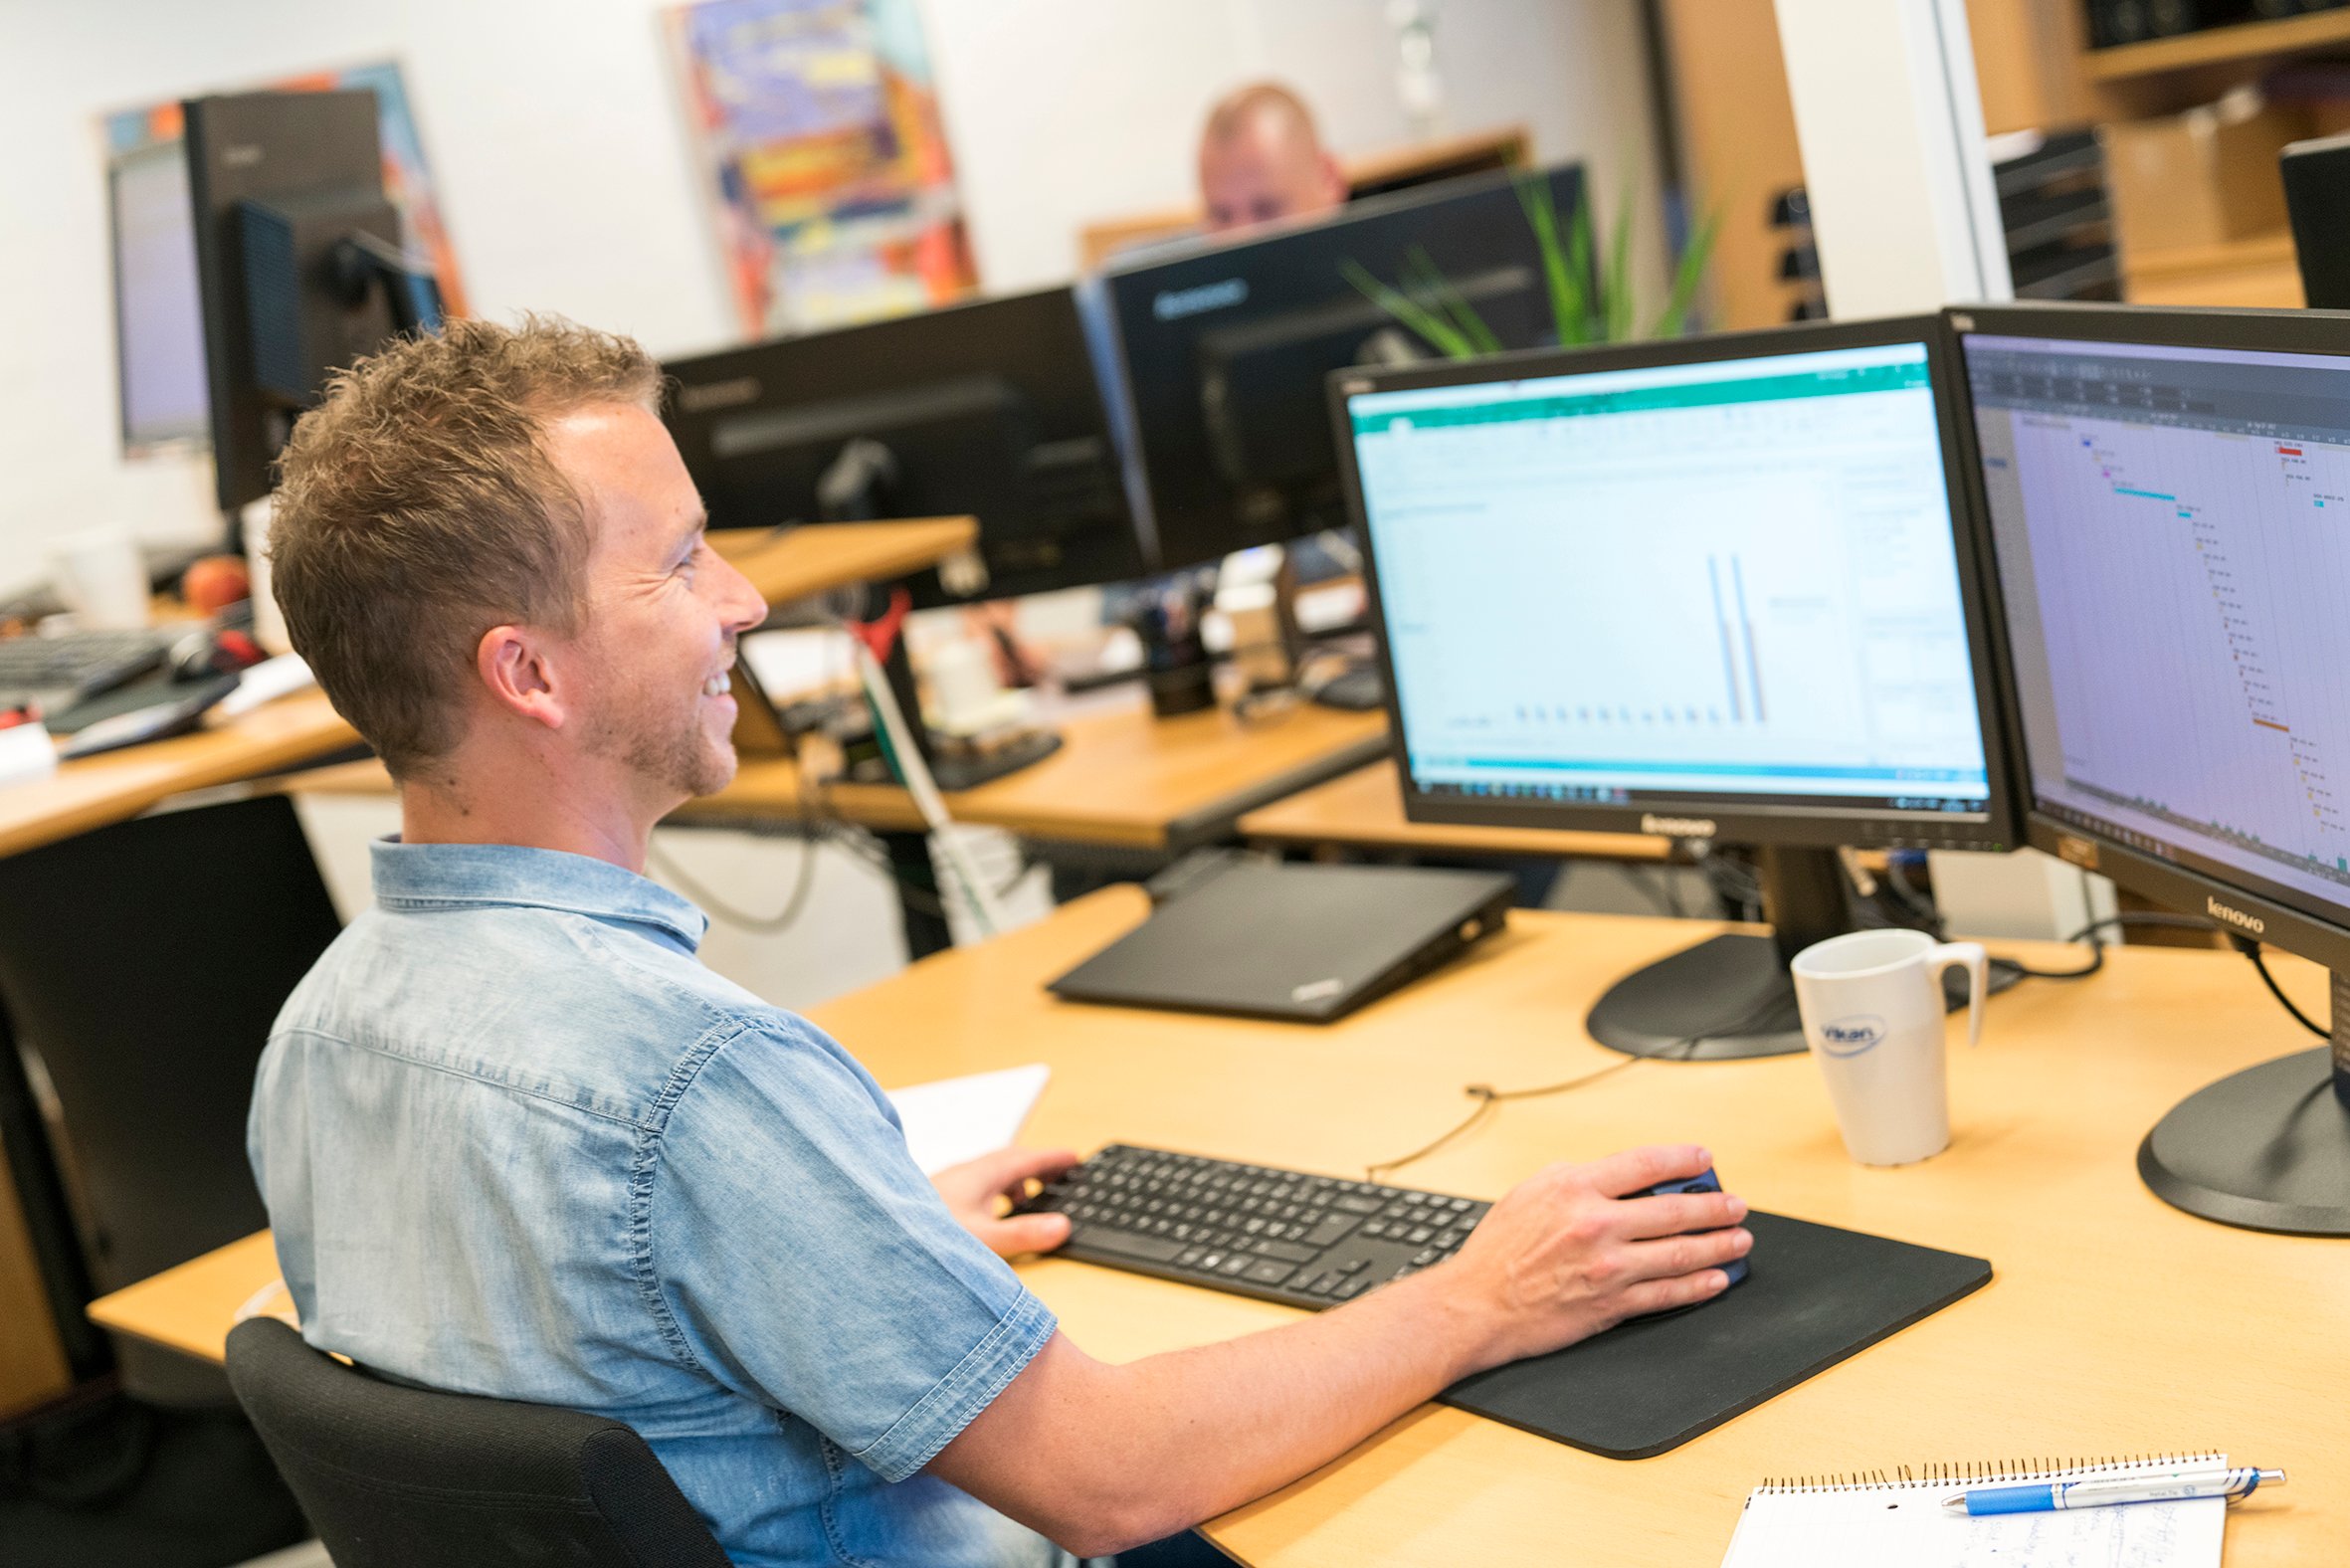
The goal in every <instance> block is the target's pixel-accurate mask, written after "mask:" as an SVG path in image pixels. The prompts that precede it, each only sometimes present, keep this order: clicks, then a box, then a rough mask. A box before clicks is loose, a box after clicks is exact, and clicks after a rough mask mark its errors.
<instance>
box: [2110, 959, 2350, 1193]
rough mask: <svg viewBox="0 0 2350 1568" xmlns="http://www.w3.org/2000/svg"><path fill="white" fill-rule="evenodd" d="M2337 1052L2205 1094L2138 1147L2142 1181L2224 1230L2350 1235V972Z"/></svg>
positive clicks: (2342, 990) (2249, 1071) (2311, 1055)
mask: <svg viewBox="0 0 2350 1568" xmlns="http://www.w3.org/2000/svg"><path fill="white" fill-rule="evenodd" d="M2333 1009H2334V1017H2333V1032H2334V1040H2333V1044H2332V1045H2331V1046H2320V1047H2318V1048H2317V1049H2316V1050H2315V1051H2296V1052H2294V1053H2293V1054H2292V1055H2291V1056H2289V1057H2279V1058H2277V1059H2276V1060H2275V1061H2273V1062H2263V1063H2261V1064H2260V1065H2259V1066H2258V1067H2255V1068H2246V1069H2245V1070H2244V1071H2243V1072H2241V1073H2237V1074H2233V1075H2231V1076H2230V1077H2228V1078H2222V1079H2220V1081H2219V1082H2217V1083H2214V1084H2212V1085H2211V1086H2210V1087H2208V1088H2203V1089H2198V1090H2197V1091H2196V1092H2195V1093H2193V1094H2190V1095H2189V1096H2188V1097H2187V1098H2186V1099H2184V1100H2181V1101H2180V1102H2179V1104H2178V1105H2176V1106H2175V1107H2173V1109H2172V1110H2171V1113H2170V1114H2169V1115H2167V1116H2165V1117H2163V1118H2162V1120H2161V1121H2159V1122H2157V1123H2155V1126H2154V1130H2153V1131H2152V1132H2149V1133H2147V1134H2146V1141H2145V1142H2143V1143H2141V1144H2139V1145H2138V1175H2139V1176H2140V1178H2142V1179H2143V1180H2144V1181H2145V1183H2146V1185H2147V1186H2148V1187H2150V1188H2152V1189H2153V1191H2154V1195H2155V1196H2156V1197H2158V1198H2160V1199H2162V1201H2163V1202H2165V1203H2168V1204H2170V1205H2172V1206H2173V1207H2176V1208H2180V1209H2184V1210H2186V1211H2187V1212H2188V1213H2189V1214H2192V1215H2197V1216H2200V1217H2201V1218H2203V1219H2206V1220H2217V1221H2218V1222H2219V1223H2220V1224H2222V1225H2234V1226H2239V1227H2242V1228H2243V1229H2245V1230H2249V1231H2283V1232H2286V1233H2289V1234H2291V1235H2296V1236H2350V974H2345V973H2344V972H2343V971H2341V970H2338V969H2337V970H2335V971H2334V976H2333Z"/></svg>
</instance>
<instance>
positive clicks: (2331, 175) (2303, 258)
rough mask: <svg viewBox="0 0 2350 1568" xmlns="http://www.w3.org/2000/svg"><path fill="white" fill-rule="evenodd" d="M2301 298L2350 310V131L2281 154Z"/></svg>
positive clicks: (2314, 304) (2312, 304) (2322, 307)
mask: <svg viewBox="0 0 2350 1568" xmlns="http://www.w3.org/2000/svg"><path fill="white" fill-rule="evenodd" d="M2278 169H2279V172H2280V174H2281V176H2282V178H2283V181H2284V205H2285V211H2286V213H2287V214H2288V215H2289V216H2290V218H2291V220H2292V226H2293V253H2294V256H2295V258H2296V259H2297V260H2298V261H2299V263H2300V270H2301V302H2302V303H2304V304H2306V305H2308V306H2309V307H2310V308H2312V309H2316V310H2341V309H2350V136H2322V137H2319V138H2318V139H2316V140H2314V141H2296V142H2294V143H2293V144H2292V145H2291V146H2289V147H2287V148H2285V149H2284V152H2283V154H2282V156H2281V157H2280V158H2279V159H2278Z"/></svg>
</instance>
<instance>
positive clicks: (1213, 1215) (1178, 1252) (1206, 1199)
mask: <svg viewBox="0 0 2350 1568" xmlns="http://www.w3.org/2000/svg"><path fill="white" fill-rule="evenodd" d="M1019 1207H1020V1211H1021V1212H1022V1213H1025V1214H1066V1215H1068V1216H1069V1218H1070V1223H1071V1230H1070V1238H1069V1242H1068V1244H1067V1245H1066V1246H1064V1247H1063V1248H1061V1249H1060V1251H1059V1253H1058V1254H1057V1255H1056V1256H1059V1257H1067V1258H1075V1259H1077V1260H1078V1261H1079V1262H1082V1263H1092V1264H1104V1265H1107V1266H1108V1267H1110V1268H1112V1269H1129V1270H1132V1271H1134V1272H1135V1273H1137V1274H1156V1275H1158V1276H1159V1277H1160V1278H1163V1279H1176V1280H1180V1281H1182V1282H1184V1283H1186V1284H1204V1285H1207V1286H1209V1287H1211V1288H1213V1289H1218V1290H1230V1291H1233V1292H1234V1293H1236V1294H1239V1295H1254V1296H1259V1297H1262V1298H1263V1299H1265V1300H1268V1301H1279V1302H1282V1303H1284V1304H1286V1305H1289V1306H1305V1307H1322V1306H1331V1305H1334V1304H1336V1303H1337V1302H1340V1301H1351V1300H1353V1299H1354V1298H1355V1297H1356V1296H1358V1295H1360V1294H1362V1293H1363V1292H1364V1291H1365V1290H1368V1289H1370V1288H1371V1287H1372V1286H1374V1285H1379V1284H1385V1283H1386V1282H1387V1281H1388V1280H1390V1279H1398V1278H1401V1277H1403V1276H1404V1275H1405V1274H1412V1273H1414V1272H1415V1271H1418V1270H1421V1269H1426V1268H1427V1267H1429V1266H1430V1265H1431V1264H1436V1263H1441V1262H1443V1261H1444V1260H1445V1259H1447V1258H1450V1257H1451V1256H1452V1255H1453V1254H1454V1253H1455V1252H1457V1251H1458V1250H1459V1249H1460V1246H1461V1244H1462V1242H1464V1241H1465V1240H1467V1239H1468V1236H1469V1232H1470V1231H1472V1230H1474V1229H1475V1228H1476V1223H1477V1221H1479V1220H1481V1219H1483V1218H1484V1217H1485V1211H1486V1210H1487V1209H1490V1208H1491V1207H1492V1205H1491V1204H1489V1203H1477V1202H1475V1201H1473V1200H1471V1199H1468V1198H1453V1197H1447V1196H1445V1195H1443V1194H1441V1193H1433V1192H1414V1191H1411V1190H1409V1189H1407V1188H1402V1187H1383V1186H1380V1185H1379V1184H1378V1183H1376V1182H1363V1181H1344V1180H1341V1179H1339V1178H1337V1177H1334V1176H1309V1175H1306V1174H1304V1173H1303V1172H1300V1171H1285V1170H1276V1169H1273V1168H1272V1167H1269V1166H1264V1165H1240V1164H1235V1163H1233V1162H1231V1161H1228V1160H1212V1159H1206V1158H1203V1157H1202V1156H1200V1155H1197V1154H1173V1153H1169V1152H1168V1151H1166V1150H1164V1149H1146V1148H1137V1147H1135V1146H1134V1145H1132V1144H1126V1143H1113V1144H1110V1145H1109V1146H1108V1147H1106V1148H1104V1149H1102V1150H1101V1152H1100V1153H1098V1154H1096V1155H1094V1156H1093V1157H1092V1158H1091V1159H1089V1160H1086V1161H1085V1162H1084V1163H1083V1164H1081V1165H1077V1166H1075V1167H1073V1168H1072V1169H1070V1170H1069V1171H1066V1172H1064V1173H1063V1174H1062V1175H1061V1177H1060V1178H1059V1179H1057V1180H1055V1181H1054V1182H1053V1183H1052V1184H1051V1185H1050V1186H1048V1187H1046V1188H1045V1190H1044V1191H1043V1192H1041V1193H1039V1194H1038V1195H1037V1196H1036V1197H1035V1198H1032V1199H1030V1200H1029V1201H1028V1202H1026V1203H1024V1204H1022V1205H1020V1206H1019Z"/></svg>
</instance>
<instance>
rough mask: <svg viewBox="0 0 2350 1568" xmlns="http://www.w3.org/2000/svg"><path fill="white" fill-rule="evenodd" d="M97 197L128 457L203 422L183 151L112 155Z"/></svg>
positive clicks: (191, 437)
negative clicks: (110, 266)
mask: <svg viewBox="0 0 2350 1568" xmlns="http://www.w3.org/2000/svg"><path fill="white" fill-rule="evenodd" d="M106 200H107V206H108V208H109V210H110V214H111V217H112V221H113V239H114V341H115V344H116V346H117V349H118V353H119V362H118V365H117V369H118V372H119V374H120V376H121V390H122V398H121V402H122V448H123V451H124V452H126V453H128V454H130V455H132V456H136V455H137V454H139V453H142V452H146V451H150V450H152V449H154V448H157V447H162V446H166V445H170V444H172V443H178V442H199V441H202V440H203V439H204V438H205V435H206V433H207V426H208V417H207V412H206V410H207V401H206V397H205V389H204V376H205V369H204V322H203V316H202V313H201V307H200V306H199V304H198V291H197V287H196V232H195V227H194V225H193V223H192V222H191V221H190V217H189V207H188V159H187V150H186V148H184V147H183V146H182V145H181V144H180V143H179V142H177V141H165V142H156V143H154V144H151V145H149V146H144V147H139V148H137V149H135V150H133V151H130V152H124V153H120V154H117V155H116V156H115V157H114V158H113V159H112V160H111V161H110V162H109V163H108V165H107V168H106Z"/></svg>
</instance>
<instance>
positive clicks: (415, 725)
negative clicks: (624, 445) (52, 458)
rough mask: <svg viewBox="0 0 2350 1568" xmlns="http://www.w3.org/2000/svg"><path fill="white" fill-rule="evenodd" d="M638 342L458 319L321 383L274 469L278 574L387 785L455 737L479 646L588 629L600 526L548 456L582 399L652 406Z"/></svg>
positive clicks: (311, 654)
mask: <svg viewBox="0 0 2350 1568" xmlns="http://www.w3.org/2000/svg"><path fill="white" fill-rule="evenodd" d="M661 389H662V373H661V367H660V365H658V364H657V363H656V362H655V361H654V360H653V358H652V356H651V355H649V354H647V353H646V352H645V350H644V349H642V348H640V347H639V346H638V345H637V344H636V342H635V341H634V340H633V339H630V338H627V337H621V336H616V335H614V334H612V333H608V332H597V331H592V330H590V329H589V328H587V327H583V326H578V325H575V324H574V323H572V322H570V321H566V320H563V319H561V318H560V317H550V316H530V317H525V318H524V319H523V321H522V322H521V324H520V325H518V326H511V327H508V326H500V325H498V324H496V323H494V322H490V321H480V320H466V319H459V320H452V321H450V322H448V323H447V324H446V325H445V326H444V327H443V328H442V330H441V331H440V332H439V333H438V334H435V335H431V336H420V337H413V338H404V339H401V340H400V341H398V342H396V343H394V344H393V345H392V346H390V347H388V348H386V349H385V350H384V351H383V352H382V353H379V354H376V355H374V356H373V357H371V358H368V359H362V360H360V361H359V362H358V363H357V364H355V365H353V366H351V368H350V369H348V370H345V371H341V372H339V373H338V374H337V375H336V376H335V377H334V378H333V380H332V381H331V382H329V383H328V386H327V389H326V396H325V398H324V400H323V401H322V402H321V403H320V404H319V405H318V407H317V408H316V409H315V410H313V411H311V412H310V413H309V414H307V415H305V416H303V418H302V419H301V420H300V421H299V422H298V423H297V424H296V425H295V426H294V436H293V439H292V440H291V441H289V442H288V443H287V446H286V451H285V453H284V454H283V455H282V456H281V457H280V459H279V468H280V474H281V480H280V484H279V487H278V492H277V501H276V508H275V511H274V514H273V516H272V519H271V523H270V567H271V577H272V580H273V585H274V587H275V589H276V592H277V596H278V603H279V605H280V607H281V608H283V609H284V610H285V612H286V625H287V630H288V632H289V633H290V634H291V636H292V637H293V640H294V649H295V651H296V652H298V653H299V654H301V656H302V657H303V658H304V659H306V660H307V661H309V665H310V668H311V670H312V671H313V672H315V673H316V675H317V678H318V684H319V686H322V687H323V688H324V689H325V691H326V694H327V696H328V698H329V699H331V700H332V701H333V703H334V706H335V708H336V710H337V711H338V712H340V713H341V714H342V715H343V716H344V717H345V718H347V719H349V720H350V721H351V724H352V726H353V727H354V728H356V729H357V730H358V731H359V733H360V734H361V735H362V736H363V737H365V739H366V740H367V743H368V744H369V745H371V746H373V747H374V748H375V750H376V753H377V754H378V755H379V756H381V757H382V758H383V761H384V765H385V766H386V767H388V768H389V769H390V770H391V772H392V775H393V777H395V778H402V779H405V778H408V777H410V776H412V775H414V774H415V773H417V772H418V771H419V770H420V769H423V768H425V767H426V766H428V765H429V764H430V763H431V762H432V761H433V760H434V759H436V758H439V757H442V756H445V755H446V754H447V753H448V752H449V751H450V750H452V749H453V748H454V747H455V746H456V745H457V743H458V741H459V740H460V738H462V728H461V716H462V711H463V709H462V706H461V698H462V695H463V691H464V688H465V683H466V682H468V681H470V680H471V679H472V676H473V669H474V657H475V650H476V648H477V647H478V646H479V645H480V643H481V640H482V636H483V634H484V633H486V632H488V631H489V630H490V628H491V627H493V626H498V625H501V624H505V623H508V622H512V623H515V624H518V625H535V626H543V627H546V628H549V629H551V630H553V631H555V632H557V633H558V634H561V635H569V634H571V633H573V632H576V631H577V630H578V627H579V621H580V617H581V615H582V613H583V608H584V605H585V599H586V571H587V553H588V542H589V536H588V522H587V517H586V511H585V508H584V506H583V505H582V503H581V501H580V497H579V495H578V492H577V491H576V490H574V489H573V487H572V486H571V484H570V482H569V481H568V480H566V479H565V478H564V476H563V474H562V472H561V471H560V470H559V469H557V468H556V466H555V464H554V461H553V460H552V459H551V458H550V457H549V456H548V454H547V450H546V443H545V433H546V428H547V425H548V424H549V422H551V421H552V420H555V419H558V418H560V417H562V416H563V415H565V414H569V413H573V412H576V411H577V410H579V409H582V408H590V407H596V406H600V405H607V404H632V405H635V406H637V407H641V408H644V409H647V410H649V411H654V412H658V411H659V406H660V400H661Z"/></svg>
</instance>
